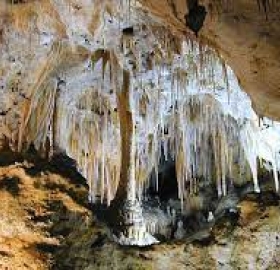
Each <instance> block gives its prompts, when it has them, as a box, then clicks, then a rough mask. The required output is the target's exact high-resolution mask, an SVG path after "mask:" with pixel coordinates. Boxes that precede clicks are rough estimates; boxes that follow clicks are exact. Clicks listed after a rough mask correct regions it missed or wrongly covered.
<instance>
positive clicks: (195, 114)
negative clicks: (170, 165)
mask: <svg viewBox="0 0 280 270" xmlns="http://www.w3.org/2000/svg"><path fill="white" fill-rule="evenodd" d="M52 2H53V5H54V6H57V9H58V12H59V13H60V15H61V18H64V21H63V22H64V23H65V25H70V26H69V27H68V28H67V31H66V32H67V35H68V37H69V39H70V41H71V44H72V45H73V46H74V45H75V42H77V40H75V39H74V38H73V39H71V38H72V37H73V36H74V35H73V33H72V32H71V31H72V30H73V29H72V28H74V26H75V22H73V21H72V22H69V21H67V18H68V16H67V14H68V13H67V12H68V11H69V10H72V8H69V10H67V9H65V8H64V6H63V3H64V2H61V3H60V2H59V1H56V0H53V1H52ZM97 2H98V4H97V5H96V14H95V16H94V20H96V22H95V23H94V25H95V28H94V33H95V36H97V37H98V41H99V43H98V45H94V46H93V48H91V49H93V52H92V54H91V59H90V68H91V71H84V70H83V71H81V72H87V73H86V74H88V75H87V76H85V78H84V79H83V78H81V84H79V83H77V82H75V80H76V81H78V82H79V80H78V78H79V75H78V74H76V75H75V76H76V77H75V76H74V78H72V81H71V79H69V77H71V76H73V73H71V75H69V77H67V75H65V78H66V79H68V81H69V82H68V83H67V85H66V86H65V89H64V90H62V91H61V90H60V91H58V88H59V85H58V84H59V80H58V79H57V76H58V75H61V71H60V70H59V66H60V64H61V63H62V62H63V61H65V55H64V49H63V48H64V47H63V45H62V43H61V42H55V43H54V45H53V47H52V49H51V51H50V53H49V55H48V57H47V58H46V61H45V63H44V64H42V65H41V68H40V69H39V70H38V73H37V74H36V76H34V78H35V79H34V82H33V84H32V86H31V87H30V89H29V94H28V96H29V100H28V101H26V106H24V113H23V116H22V121H21V125H20V126H19V137H18V140H15V143H16V144H17V147H16V149H17V150H18V151H21V150H22V149H23V147H24V146H25V147H26V148H27V147H28V146H30V145H31V144H33V145H34V146H35V148H36V149H37V150H38V151H40V152H48V153H49V154H50V155H52V152H53V148H56V149H61V150H62V151H65V153H66V154H67V155H68V156H70V157H71V158H73V159H74V160H76V162H77V167H78V168H79V170H80V172H81V173H82V174H83V175H84V176H85V178H87V180H88V183H89V192H90V196H89V197H90V200H91V201H96V200H101V202H102V203H107V204H110V202H111V201H112V200H113V199H114V198H115V196H116V194H117V193H118V189H120V186H121V189H123V188H124V189H125V185H121V183H122V181H123V179H122V177H124V175H122V173H123V172H122V171H123V170H124V169H125V170H127V172H126V176H125V177H126V178H127V176H129V178H130V180H129V192H130V193H132V195H131V194H130V195H131V196H130V195H129V196H130V197H131V198H133V199H135V198H136V197H138V198H139V199H141V197H142V195H143V192H144V191H145V189H146V188H147V187H149V186H150V184H151V183H150V180H151V179H150V175H151V174H152V173H154V174H155V176H156V177H155V179H152V180H151V181H155V183H153V185H154V186H155V187H157V186H158V179H157V175H158V170H159V165H160V164H161V162H163V161H164V160H167V159H170V158H172V159H174V160H175V163H176V172H177V181H178V196H179V197H180V199H181V201H182V207H184V201H185V200H187V198H188V196H189V194H193V193H196V192H197V190H198V188H197V187H198V184H199V182H200V181H209V182H215V183H216V186H217V192H218V195H220V196H221V195H222V194H224V195H225V194H226V193H227V189H228V183H232V182H234V181H236V178H237V177H238V176H240V178H242V175H244V173H247V171H248V169H249V168H250V170H251V173H252V178H253V180H254V184H255V190H256V191H259V187H258V179H257V159H258V156H259V149H258V143H259V140H260V137H258V136H257V135H256V134H258V126H257V125H256V121H255V120H256V116H255V114H254V112H253V110H252V109H251V107H250V106H251V104H250V101H248V100H249V98H248V97H247V96H246V95H245V94H240V92H241V89H240V88H239V86H238V83H237V79H236V78H235V76H234V74H233V72H232V71H231V70H230V68H229V67H227V66H226V65H225V63H224V61H223V59H222V57H221V56H219V55H218V54H217V53H216V52H215V51H214V50H212V49H211V48H210V47H209V46H205V45H204V46H202V45H200V44H199V43H197V42H195V41H194V40H193V39H192V38H187V37H182V36H178V35H173V33H172V31H170V29H167V28H165V27H163V26H161V24H160V23H158V22H155V21H151V18H147V20H146V24H144V19H143V17H142V16H143V14H142V13H141V12H140V11H139V10H138V7H137V5H136V4H135V2H134V1H118V4H116V5H115V6H114V7H110V5H108V1H104V2H103V1H97ZM64 4H65V3H64ZM113 9H115V10H113ZM64 13H65V14H64ZM66 13H67V14H66ZM63 14H64V15H63ZM100 14H101V15H102V14H103V17H102V16H100ZM122 15H123V16H122ZM108 18H109V19H108ZM68 19H69V18H68ZM113 22H114V23H113ZM71 27H72V28H71ZM110 27H111V28H110ZM71 29H72V30H71ZM112 32H114V35H110V33H111V34H112ZM101 41H102V42H101ZM89 48H90V47H89ZM65 73H67V72H66V71H65ZM90 76H92V78H93V79H89V77H90ZM71 83H72V84H71ZM81 89H82V90H81ZM126 139H127V140H128V141H125V140H126ZM125 151H129V153H126V152H125ZM271 151H272V154H271V155H270V157H269V159H270V162H271V163H272V166H273V170H274V177H275V183H276V189H278V172H277V170H278V168H277V166H278V165H277V161H276V159H277V157H276V153H275V152H274V150H273V149H272V150H271ZM125 163H126V164H125ZM237 163H239V164H241V165H240V169H239V172H238V174H236V173H234V172H233V171H234V168H235V167H236V164H237ZM125 177H124V178H125ZM126 180H127V179H126Z"/></svg>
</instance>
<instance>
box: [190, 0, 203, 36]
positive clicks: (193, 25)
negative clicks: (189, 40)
mask: <svg viewBox="0 0 280 270" xmlns="http://www.w3.org/2000/svg"><path fill="white" fill-rule="evenodd" d="M187 5H188V10H189V13H188V14H187V15H186V16H185V18H186V25H187V26H188V27H189V28H190V29H191V30H192V31H193V32H194V33H195V35H196V36H198V32H199V31H200V29H201V28H202V27H203V24H204V21H205V18H206V15H207V12H206V8H205V7H204V6H202V5H199V3H198V0H188V1H187Z"/></svg>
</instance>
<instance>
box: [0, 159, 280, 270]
mask: <svg viewBox="0 0 280 270" xmlns="http://www.w3.org/2000/svg"><path fill="white" fill-rule="evenodd" d="M0 165H1V166H0V198H1V205H2V207H1V208H0V216H1V218H0V269H7V270H19V269H20V270H24V269H40V270H41V269H57V270H59V269H77V270H83V269H87V270H99V269H100V270H101V269H112V270H113V269H114V270H118V269H122V270H124V269H127V270H129V269H131V270H135V269H137V270H140V269H143V270H144V269H147V270H148V269H149V270H152V269H154V270H156V269H158V270H163V269H168V270H171V269H176V270H177V269H188V270H189V269H202V270H205V269H209V270H210V269H233V270H235V269H279V267H280V209H279V197H277V196H276V195H275V194H273V193H272V192H266V193H263V194H262V195H261V196H256V195H254V194H249V195H246V196H244V198H243V200H242V201H241V202H240V203H239V204H238V207H239V209H240V216H239V217H238V218H236V217H233V216H232V215H231V216H230V215H229V216H224V217H223V218H221V219H220V220H219V221H218V222H216V224H215V225H214V226H213V227H212V228H211V229H210V230H204V231H198V232H197V233H195V234H193V235H191V236H190V237H188V238H187V239H186V240H184V241H182V242H175V241H173V242H169V243H164V244H160V245H156V246H152V247H148V248H142V249H138V248H131V247H127V248H124V247H119V246H118V245H116V244H115V243H113V242H112V241H111V240H110V237H109V233H108V230H107V228H106V226H104V225H103V224H101V223H99V222H98V221H97V220H96V219H95V217H94V216H93V213H92V211H91V210H90V206H89V205H88V204H87V186H86V184H85V181H84V179H83V178H82V177H81V176H80V175H79V174H78V173H77V172H76V171H75V169H74V167H73V164H72V163H71V162H69V160H66V159H62V158H56V159H54V160H53V161H52V162H51V163H47V162H45V161H43V160H41V159H39V158H38V157H36V156H34V155H29V156H28V157H27V156H25V157H23V156H16V157H15V156H14V155H10V154H3V153H2V154H1V158H0Z"/></svg>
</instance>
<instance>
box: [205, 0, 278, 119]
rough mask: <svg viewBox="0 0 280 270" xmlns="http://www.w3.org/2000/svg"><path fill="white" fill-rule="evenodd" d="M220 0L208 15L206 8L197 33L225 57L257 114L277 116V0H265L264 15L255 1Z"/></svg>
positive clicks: (273, 117) (274, 117)
mask: <svg viewBox="0 0 280 270" xmlns="http://www.w3.org/2000/svg"><path fill="white" fill-rule="evenodd" d="M208 2H211V1H208ZM212 2H215V1H212ZM217 2H218V1H217ZM221 2H224V5H223V6H222V7H220V9H219V10H216V11H215V10H214V11H212V16H211V10H209V16H208V17H207V20H206V22H205V27H204V28H203V30H202V32H201V37H202V38H205V39H206V40H207V41H208V42H210V44H213V45H214V46H215V47H216V48H217V49H218V50H219V51H220V53H221V54H222V56H223V57H224V58H225V59H226V61H227V62H228V64H229V65H230V66H231V68H232V69H233V70H234V72H235V74H236V75H237V77H238V78H239V80H240V84H241V86H242V87H243V89H244V91H246V92H247V93H248V94H249V95H250V97H251V98H252V100H253V104H254V107H255V109H256V111H257V112H258V113H259V115H261V116H262V115H266V116H268V117H270V118H272V119H279V118H280V113H279V108H280V76H279V75H280V27H279V24H280V2H279V1H267V2H273V3H272V4H271V5H270V6H269V7H268V11H267V15H266V14H265V12H264V10H263V8H261V10H259V8H258V4H257V2H258V1H253V0H247V1H245V0H237V1H236V0H235V1H221ZM225 2H228V4H226V3H225ZM259 2H261V1H259ZM208 9H209V5H208ZM217 13H218V14H217Z"/></svg>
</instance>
